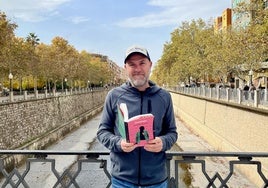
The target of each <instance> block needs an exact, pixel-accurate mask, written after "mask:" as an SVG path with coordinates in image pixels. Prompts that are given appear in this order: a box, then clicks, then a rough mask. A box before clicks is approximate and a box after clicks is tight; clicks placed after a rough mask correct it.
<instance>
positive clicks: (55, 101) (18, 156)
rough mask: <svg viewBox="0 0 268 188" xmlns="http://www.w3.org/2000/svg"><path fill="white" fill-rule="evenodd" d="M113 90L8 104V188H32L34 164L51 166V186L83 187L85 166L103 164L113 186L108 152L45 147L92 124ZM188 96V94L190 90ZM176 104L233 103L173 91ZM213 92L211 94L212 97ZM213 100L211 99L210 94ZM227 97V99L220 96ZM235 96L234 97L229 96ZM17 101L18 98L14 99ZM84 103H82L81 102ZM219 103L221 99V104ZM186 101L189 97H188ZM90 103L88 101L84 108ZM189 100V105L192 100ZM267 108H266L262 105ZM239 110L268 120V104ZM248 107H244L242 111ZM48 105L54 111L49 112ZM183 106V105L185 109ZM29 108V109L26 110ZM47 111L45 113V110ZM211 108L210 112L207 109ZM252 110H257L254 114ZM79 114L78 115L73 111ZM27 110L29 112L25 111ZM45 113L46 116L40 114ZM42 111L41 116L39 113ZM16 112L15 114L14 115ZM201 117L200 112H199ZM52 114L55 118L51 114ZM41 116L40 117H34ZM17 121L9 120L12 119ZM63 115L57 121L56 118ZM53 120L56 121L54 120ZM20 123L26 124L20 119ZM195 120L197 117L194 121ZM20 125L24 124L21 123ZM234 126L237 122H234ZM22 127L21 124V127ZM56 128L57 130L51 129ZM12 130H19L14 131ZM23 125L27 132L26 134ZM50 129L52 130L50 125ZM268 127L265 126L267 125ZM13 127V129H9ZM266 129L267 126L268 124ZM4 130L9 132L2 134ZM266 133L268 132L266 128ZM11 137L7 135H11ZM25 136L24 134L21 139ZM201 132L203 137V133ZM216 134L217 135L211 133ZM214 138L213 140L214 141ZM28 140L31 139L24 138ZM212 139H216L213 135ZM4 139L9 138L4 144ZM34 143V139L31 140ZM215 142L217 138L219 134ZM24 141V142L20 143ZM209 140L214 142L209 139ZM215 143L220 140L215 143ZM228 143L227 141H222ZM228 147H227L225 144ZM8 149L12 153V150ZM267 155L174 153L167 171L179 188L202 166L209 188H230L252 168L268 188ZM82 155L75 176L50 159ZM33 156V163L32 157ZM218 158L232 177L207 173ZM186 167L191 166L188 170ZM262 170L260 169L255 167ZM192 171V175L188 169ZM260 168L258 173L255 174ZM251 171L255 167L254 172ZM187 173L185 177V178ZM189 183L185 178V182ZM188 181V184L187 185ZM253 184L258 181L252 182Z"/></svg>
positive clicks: (4, 167)
mask: <svg viewBox="0 0 268 188" xmlns="http://www.w3.org/2000/svg"><path fill="white" fill-rule="evenodd" d="M107 92H108V90H96V91H86V90H84V91H80V92H76V93H71V92H69V93H62V94H60V95H51V96H45V97H40V95H39V98H31V99H29V98H27V99H26V100H19V101H13V102H9V101H5V102H4V103H2V104H1V106H0V111H1V116H2V117H1V119H2V120H3V118H4V117H6V119H5V120H4V123H3V124H2V123H1V124H2V125H1V133H2V138H1V151H0V153H1V156H2V158H1V161H0V170H1V175H2V178H3V179H4V180H5V181H4V182H5V183H4V184H3V185H2V187H3V186H4V187H5V186H9V187H20V186H23V187H29V186H28V184H27V181H26V177H27V174H29V173H30V171H31V168H30V166H31V165H30V164H31V163H33V162H48V163H50V164H51V173H52V174H54V176H55V177H56V178H55V183H54V185H53V186H52V187H59V186H61V187H80V185H79V181H78V179H79V178H78V177H79V174H81V172H82V170H81V169H82V166H83V164H85V163H98V164H100V168H101V169H103V172H104V174H105V175H106V177H107V179H108V181H107V185H106V187H109V186H110V181H109V179H110V174H109V170H108V169H107V159H105V156H107V155H109V152H108V151H92V150H90V151H68V150H66V151H50V150H45V148H46V147H47V146H48V145H49V144H51V143H52V142H55V141H56V140H59V139H61V138H62V137H64V135H65V134H67V133H68V132H70V131H72V130H75V129H77V128H78V127H79V126H80V125H81V124H82V123H83V122H85V121H87V120H88V119H90V118H91V117H93V116H94V115H95V114H97V113H99V112H100V111H101V108H102V104H103V100H104V98H105V95H106V93H107ZM187 92H188V91H187ZM171 93H172V96H173V100H174V106H175V109H176V112H182V110H181V109H179V108H178V103H177V102H178V101H180V100H181V99H178V98H176V96H175V95H177V96H180V97H189V98H191V100H192V101H195V100H201V101H204V100H205V101H206V100H207V101H206V103H208V101H210V102H215V103H216V104H217V105H219V104H220V103H221V101H220V100H224V101H222V102H223V104H224V105H225V106H226V102H231V100H226V98H224V99H220V97H216V101H213V100H214V99H212V97H209V98H208V99H206V98H204V97H205V95H204V94H201V95H200V93H201V92H200V91H196V92H195V93H196V94H197V96H192V94H189V93H188V94H187V93H186V92H181V91H176V92H171ZM208 93H209V92H208ZM210 96H211V95H210ZM220 96H222V95H220ZM226 96H230V95H226ZM15 98H16V97H14V98H13V100H14V99H15ZM79 98H80V100H81V98H83V99H84V100H82V101H83V102H79V101H80V100H79ZM217 98H218V99H217ZM184 99H186V98H184ZM85 100H86V101H87V102H86V103H85ZM188 100H189V99H187V100H186V101H188ZM263 104H265V103H263ZM40 105H41V106H40ZM232 105H234V104H230V106H232ZM237 105H241V108H242V109H243V110H241V111H244V110H245V109H246V110H248V111H251V112H252V111H254V110H256V114H257V115H256V116H258V115H261V116H264V117H266V118H267V111H266V109H265V105H262V106H261V109H260V106H259V107H256V105H255V106H254V103H253V105H252V107H251V106H248V104H246V105H245V104H241V103H240V104H239V102H238V104H235V105H234V106H235V108H236V109H238V106H237ZM242 105H244V106H242ZM48 106H49V108H48ZM181 106H183V105H181ZM23 108H24V109H23ZM42 108H44V109H42ZM206 108H207V107H206ZM251 108H252V109H251ZM74 109H76V111H74ZM44 110H46V113H47V114H48V115H43V116H42V112H44ZM25 111H26V112H25ZM40 111H41V112H40ZM23 112H24V114H25V116H24V117H19V115H18V114H20V113H23ZM39 112H40V113H39ZM186 112H187V109H185V113H184V114H182V117H187V115H186V114H187V113H186ZM15 113H16V114H15ZM194 113H196V112H194ZM49 114H50V115H49ZM35 115H36V116H35ZM12 116H13V118H10V117H12ZM38 116H39V117H40V116H42V117H41V118H40V119H42V120H43V121H44V119H45V120H46V121H47V122H43V124H42V125H44V127H45V128H43V130H41V131H37V130H38V129H39V128H40V127H39V128H38V127H35V126H34V125H35V123H41V122H42V121H39V120H38V118H36V117H38ZM56 116H58V117H56ZM50 117H53V118H51V119H50ZM20 118H21V119H20ZM192 118H195V119H196V117H194V116H193V117H192ZM22 119H26V120H25V122H31V123H32V124H30V125H29V124H27V123H25V124H23V122H22ZM186 119H187V120H189V122H190V123H191V122H192V121H193V120H192V119H191V118H189V117H187V118H186ZM16 120H17V121H18V122H20V123H17V124H16ZM234 121H235V120H234ZM21 122H22V123H21ZM51 124H52V125H51ZM9 125H14V126H13V127H12V126H11V127H12V128H10V126H9ZM18 125H23V126H26V127H27V128H24V129H23V126H18ZM47 125H51V126H47ZM264 125H265V124H264ZM8 126H9V127H8ZM195 126H197V125H196V123H194V126H193V130H195V131H198V130H197V129H195ZM266 126H267V125H266ZM3 127H5V129H6V130H5V131H4V130H3ZM14 127H17V129H21V130H18V131H15V132H14ZM266 128H267V127H266ZM12 130H13V133H14V134H13V135H8V133H9V134H10V133H12ZM25 130H26V132H27V134H29V135H28V137H27V135H24V133H23V132H25ZM6 132H7V133H6ZM18 133H21V134H18ZM199 133H201V132H199ZM211 135H212V134H211ZM211 135H210V136H211ZM25 137H26V138H25ZM211 137H213V135H212V136H211ZM3 138H5V139H3ZM31 138H32V139H31ZM214 138H215V139H216V137H215V135H214ZM18 140H20V141H18ZM208 140H209V139H208ZM214 141H215V142H216V140H214ZM222 143H223V142H222ZM226 145H228V144H226ZM8 148H12V150H7V149H8ZM263 151H266V150H262V151H261V150H260V151H254V152H243V151H242V152H241V151H240V152H238V151H237V150H233V151H228V152H220V151H213V152H202V151H169V152H167V156H168V161H167V164H168V167H169V187H178V186H179V182H180V179H183V178H185V177H188V178H189V177H191V175H190V176H185V173H188V172H189V171H190V170H189V168H190V166H189V165H192V164H198V165H200V169H201V172H202V174H203V176H204V179H205V180H206V181H207V184H206V187H230V182H231V181H232V177H233V176H234V174H235V173H236V170H235V169H236V167H238V166H241V165H243V166H247V167H248V166H253V169H255V172H256V173H255V174H257V176H258V177H259V178H258V179H257V181H255V182H254V183H256V187H268V180H267V176H265V174H266V172H267V171H266V168H267V164H266V163H265V162H263V161H265V159H267V157H268V153H266V152H263ZM58 155H60V156H62V155H64V156H70V155H71V156H80V157H78V161H77V164H78V168H77V170H76V171H75V172H74V173H71V172H70V169H66V170H65V171H63V172H61V173H59V172H57V170H56V169H55V160H54V159H51V157H53V156H58ZM29 156H30V158H29ZM212 157H216V158H225V159H226V160H227V164H228V165H227V168H229V169H227V173H225V174H221V173H220V172H218V171H217V169H213V173H210V172H208V168H207V167H208V165H207V159H209V158H212ZM21 162H26V164H27V168H26V170H25V171H24V172H22V173H20V172H18V171H17V168H16V167H17V166H18V165H19V164H20V163H21ZM185 165H186V166H185ZM256 167H257V168H256ZM181 169H184V172H185V173H181V172H180V171H181ZM187 169H188V170H187ZM256 169H257V170H256ZM251 171H252V168H251ZM183 174H184V175H183ZM14 177H16V178H17V181H14ZM185 179H186V178H185ZM187 181H188V180H185V182H187ZM253 181H254V180H253Z"/></svg>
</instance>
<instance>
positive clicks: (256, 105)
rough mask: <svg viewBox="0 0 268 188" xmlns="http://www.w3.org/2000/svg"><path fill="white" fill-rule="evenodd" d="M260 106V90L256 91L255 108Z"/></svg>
mask: <svg viewBox="0 0 268 188" xmlns="http://www.w3.org/2000/svg"><path fill="white" fill-rule="evenodd" d="M259 104H260V90H259V89H256V90H254V106H255V107H258V105H259Z"/></svg>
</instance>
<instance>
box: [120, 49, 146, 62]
mask: <svg viewBox="0 0 268 188" xmlns="http://www.w3.org/2000/svg"><path fill="white" fill-rule="evenodd" d="M133 53H140V54H142V55H144V56H145V57H147V58H148V59H149V60H150V61H151V59H150V56H149V53H148V51H147V49H146V48H144V47H142V46H138V45H134V46H131V47H129V48H128V49H127V50H126V55H125V61H124V63H126V60H127V58H128V57H129V56H130V55H131V54H133Z"/></svg>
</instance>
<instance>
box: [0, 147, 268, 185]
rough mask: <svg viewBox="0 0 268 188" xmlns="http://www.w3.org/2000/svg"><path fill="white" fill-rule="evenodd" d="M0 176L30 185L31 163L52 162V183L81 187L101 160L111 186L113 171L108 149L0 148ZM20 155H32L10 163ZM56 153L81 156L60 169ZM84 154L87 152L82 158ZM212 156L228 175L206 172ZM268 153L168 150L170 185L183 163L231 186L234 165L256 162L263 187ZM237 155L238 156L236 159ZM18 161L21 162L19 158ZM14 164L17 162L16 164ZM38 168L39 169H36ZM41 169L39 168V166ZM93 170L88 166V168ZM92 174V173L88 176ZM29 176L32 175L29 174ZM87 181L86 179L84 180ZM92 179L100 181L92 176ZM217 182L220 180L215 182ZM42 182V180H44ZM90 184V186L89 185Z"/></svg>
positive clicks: (176, 181)
mask: <svg viewBox="0 0 268 188" xmlns="http://www.w3.org/2000/svg"><path fill="white" fill-rule="evenodd" d="M0 155H1V159H0V176H1V181H0V182H1V187H31V184H30V183H29V182H28V180H27V176H29V174H30V171H31V170H33V168H36V167H33V166H32V165H33V164H34V163H42V164H44V163H45V164H49V166H50V173H51V175H53V177H54V179H55V181H54V182H53V185H52V186H51V187H55V188H56V187H82V186H81V185H80V184H81V182H80V181H81V178H78V177H79V176H80V175H81V173H82V172H83V171H85V170H83V165H85V164H87V163H95V164H99V167H98V168H99V169H102V170H101V171H102V172H103V175H102V176H101V177H98V180H99V181H103V179H104V178H106V179H108V180H107V184H106V185H105V186H106V187H110V186H111V175H110V173H109V171H108V170H107V162H108V161H109V159H108V155H109V152H108V151H51V150H0ZM17 156H25V157H27V156H33V157H31V158H27V159H26V160H25V169H21V168H19V167H18V166H17V165H15V166H13V168H10V167H8V165H7V164H8V163H7V161H10V158H12V159H13V161H18V159H16V157H17ZM48 156H49V157H53V156H78V159H77V160H76V164H75V165H72V166H76V168H75V169H74V168H73V167H69V168H66V169H63V171H62V172H59V171H58V170H57V168H56V160H55V159H53V158H48ZM83 156H85V157H84V158H83ZM209 157H216V158H217V157H224V158H225V159H228V158H231V159H232V160H227V162H228V164H229V172H228V173H227V174H225V175H220V173H219V172H218V171H217V170H218V169H214V170H215V173H214V174H212V175H211V174H210V175H209V173H208V172H207V166H206V159H207V158H209ZM267 157H268V153H261V152H259V153H249V152H167V159H168V160H167V166H168V174H169V187H170V188H178V187H182V186H181V185H179V182H180V178H181V177H180V173H179V171H180V170H181V169H180V167H179V166H180V164H200V168H201V171H202V173H203V175H204V177H205V179H206V180H207V185H206V187H221V188H227V187H229V185H228V183H229V180H230V179H231V177H232V176H233V175H234V168H235V166H236V165H255V166H257V173H258V175H259V177H260V179H261V180H262V181H263V187H268V179H267V177H266V176H265V175H264V173H263V168H262V163H261V160H260V159H267ZM234 158H235V160H233V159H234ZM20 159H21V157H20ZM17 163H18V162H17ZM13 165H14V164H13ZM35 170H36V169H35ZM39 170H40V169H39ZM94 170H96V169H91V168H88V169H86V171H92V173H93V174H94V173H95V172H94ZM87 177H89V175H88V176H87ZM28 179H29V178H28ZM85 181H86V180H85ZM91 181H97V180H96V179H93V180H91ZM215 182H217V184H216V183H215ZM41 183H42V182H41ZM89 187H90V186H89Z"/></svg>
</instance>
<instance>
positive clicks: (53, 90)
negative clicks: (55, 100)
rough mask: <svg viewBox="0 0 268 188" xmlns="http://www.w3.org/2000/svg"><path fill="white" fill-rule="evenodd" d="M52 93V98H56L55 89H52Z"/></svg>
mask: <svg viewBox="0 0 268 188" xmlns="http://www.w3.org/2000/svg"><path fill="white" fill-rule="evenodd" d="M52 92H53V96H54V97H55V96H56V89H55V88H53V89H52Z"/></svg>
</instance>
